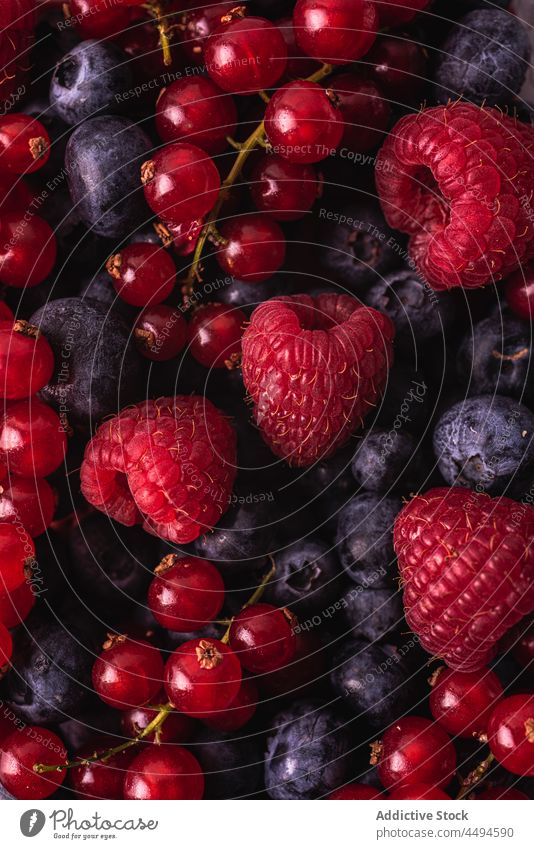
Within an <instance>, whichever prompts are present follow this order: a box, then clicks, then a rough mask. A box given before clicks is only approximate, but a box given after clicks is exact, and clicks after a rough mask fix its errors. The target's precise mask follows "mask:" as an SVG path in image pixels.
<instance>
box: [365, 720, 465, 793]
mask: <svg viewBox="0 0 534 849" xmlns="http://www.w3.org/2000/svg"><path fill="white" fill-rule="evenodd" d="M371 763H378V777H379V778H380V781H381V782H382V785H383V786H384V787H385V788H386V789H389V788H390V787H395V789H397V788H398V787H401V786H405V785H407V784H430V785H431V786H432V787H445V786H446V785H447V784H448V783H449V781H450V780H451V778H452V776H453V774H454V770H455V769H456V752H455V749H454V746H453V744H452V743H451V740H450V738H449V735H448V734H446V733H445V731H444V730H443V728H442V727H441V726H440V725H438V724H437V722H431V720H430V719H425V718H424V717H422V716H404V717H402V718H401V719H399V720H398V721H397V722H396V723H395V724H394V725H391V726H390V727H389V728H388V730H387V731H386V733H385V734H384V737H383V739H382V741H381V742H379V743H373V745H372V757H371Z"/></svg>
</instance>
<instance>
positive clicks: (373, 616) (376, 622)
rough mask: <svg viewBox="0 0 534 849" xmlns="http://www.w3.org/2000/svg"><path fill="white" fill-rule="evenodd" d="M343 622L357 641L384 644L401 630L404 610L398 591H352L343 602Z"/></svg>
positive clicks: (354, 588)
mask: <svg viewBox="0 0 534 849" xmlns="http://www.w3.org/2000/svg"><path fill="white" fill-rule="evenodd" d="M341 610H342V615H343V619H344V621H345V623H346V625H347V628H348V629H349V631H350V633H351V634H352V636H353V637H360V638H361V637H364V638H365V639H366V640H369V642H370V643H374V642H376V641H379V640H383V639H384V637H385V636H386V635H387V634H388V633H390V632H391V631H395V630H397V631H398V630H401V628H402V626H403V623H404V619H403V616H404V608H403V606H402V597H401V593H400V592H399V591H398V590H393V589H387V590H375V589H369V590H365V589H362V588H361V587H352V589H350V590H348V592H346V593H345V595H344V596H343V598H342V607H341Z"/></svg>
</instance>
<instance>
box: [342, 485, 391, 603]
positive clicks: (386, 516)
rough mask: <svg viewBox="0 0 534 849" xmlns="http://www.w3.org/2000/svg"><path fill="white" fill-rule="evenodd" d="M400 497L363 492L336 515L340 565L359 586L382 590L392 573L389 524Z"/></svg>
mask: <svg viewBox="0 0 534 849" xmlns="http://www.w3.org/2000/svg"><path fill="white" fill-rule="evenodd" d="M401 507H402V503H401V500H400V498H395V497H393V496H390V497H387V498H382V497H379V496H376V495H371V494H368V493H364V494H363V495H357V496H356V497H355V498H352V499H351V500H350V501H349V502H348V504H347V505H346V506H345V507H344V508H343V510H342V511H341V512H340V514H339V520H338V526H337V534H336V541H335V542H336V549H337V553H338V557H339V560H340V562H341V565H342V566H343V568H344V569H345V570H346V572H347V574H348V575H349V576H350V577H351V578H352V580H353V581H354V582H355V583H356V584H358V585H359V586H363V587H372V588H373V589H385V588H387V587H389V586H391V584H392V581H393V579H394V577H395V574H396V561H395V554H394V552H393V523H394V521H395V517H396V516H397V514H398V513H399V512H400V510H401Z"/></svg>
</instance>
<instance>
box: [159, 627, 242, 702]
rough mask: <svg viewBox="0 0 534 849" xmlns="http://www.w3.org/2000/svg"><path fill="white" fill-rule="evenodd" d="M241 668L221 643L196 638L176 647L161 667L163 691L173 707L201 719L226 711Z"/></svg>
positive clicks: (235, 658) (235, 689) (236, 691)
mask: <svg viewBox="0 0 534 849" xmlns="http://www.w3.org/2000/svg"><path fill="white" fill-rule="evenodd" d="M241 679H242V673H241V665H240V663H239V660H238V659H237V657H236V655H235V653H234V652H233V651H232V649H231V648H229V647H228V646H227V645H226V644H225V643H222V642H221V641H220V640H215V639H212V638H209V639H208V638H202V637H199V638H198V639H196V640H189V642H187V643H183V645H181V646H179V647H178V648H177V649H176V650H175V651H174V652H173V654H172V655H171V656H170V658H169V660H168V661H167V664H166V666H165V690H166V692H167V696H168V698H169V700H170V701H171V703H172V704H173V705H174V707H175V708H176V709H177V710H179V711H181V712H182V713H185V714H187V715H188V716H196V717H203V716H206V715H209V714H213V713H218V712H219V711H221V710H225V709H226V708H227V707H229V706H230V705H231V704H232V702H233V701H234V699H235V698H236V696H237V694H238V692H239V688H240V686H241Z"/></svg>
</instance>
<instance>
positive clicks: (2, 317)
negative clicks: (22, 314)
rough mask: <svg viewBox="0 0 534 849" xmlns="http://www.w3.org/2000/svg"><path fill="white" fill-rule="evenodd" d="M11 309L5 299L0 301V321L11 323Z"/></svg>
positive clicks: (12, 317)
mask: <svg viewBox="0 0 534 849" xmlns="http://www.w3.org/2000/svg"><path fill="white" fill-rule="evenodd" d="M13 319H14V316H13V310H12V309H11V307H10V306H8V304H6V302H5V301H0V321H10V322H11V323H13Z"/></svg>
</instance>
